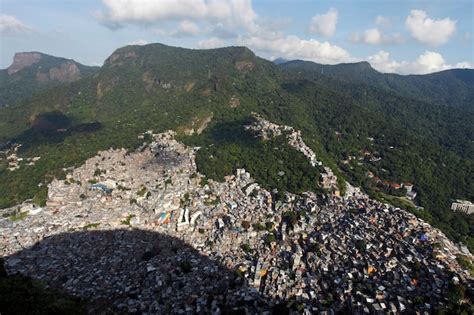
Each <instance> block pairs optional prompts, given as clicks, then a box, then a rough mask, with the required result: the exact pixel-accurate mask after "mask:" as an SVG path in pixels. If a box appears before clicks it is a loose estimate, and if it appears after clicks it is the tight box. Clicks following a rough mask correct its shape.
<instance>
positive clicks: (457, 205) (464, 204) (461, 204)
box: [451, 200, 474, 214]
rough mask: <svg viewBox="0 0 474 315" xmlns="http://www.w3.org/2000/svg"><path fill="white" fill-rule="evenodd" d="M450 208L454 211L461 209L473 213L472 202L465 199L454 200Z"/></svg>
mask: <svg viewBox="0 0 474 315" xmlns="http://www.w3.org/2000/svg"><path fill="white" fill-rule="evenodd" d="M451 209H452V210H454V211H461V212H464V213H467V214H471V213H474V204H473V203H472V202H470V201H467V200H456V201H455V202H453V203H452V205H451Z"/></svg>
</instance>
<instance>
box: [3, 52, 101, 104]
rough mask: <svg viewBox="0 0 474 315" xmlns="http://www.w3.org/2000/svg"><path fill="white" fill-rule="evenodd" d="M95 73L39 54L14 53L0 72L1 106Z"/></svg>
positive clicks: (72, 63) (59, 59) (71, 63)
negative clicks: (9, 61) (9, 63)
mask: <svg viewBox="0 0 474 315" xmlns="http://www.w3.org/2000/svg"><path fill="white" fill-rule="evenodd" d="M98 69H99V67H88V66H84V65H82V64H80V63H78V62H75V61H74V60H70V59H65V58H59V57H54V56H49V55H46V54H43V53H40V52H21V53H16V54H15V56H14V59H13V63H12V64H11V65H10V66H9V67H8V68H7V69H4V70H0V106H8V105H12V104H13V103H14V102H15V101H17V100H18V99H20V98H25V97H28V96H31V95H33V94H34V93H35V92H38V91H40V90H43V89H46V88H50V87H53V86H57V85H59V84H62V83H69V82H73V81H77V80H79V79H80V78H83V77H86V76H89V75H91V74H94V73H95V72H97V71H98Z"/></svg>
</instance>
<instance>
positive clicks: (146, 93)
mask: <svg viewBox="0 0 474 315" xmlns="http://www.w3.org/2000/svg"><path fill="white" fill-rule="evenodd" d="M334 67H336V66H334ZM328 69H329V67H326V66H325V67H324V71H323V73H322V72H321V68H320V65H315V64H311V63H306V62H298V63H296V64H294V63H287V64H281V65H275V64H273V63H271V62H269V61H266V60H263V59H260V58H258V57H256V56H255V55H254V54H253V53H252V52H251V51H250V50H249V49H247V48H244V47H230V48H221V49H213V50H190V49H181V48H173V47H169V46H165V45H161V44H152V45H145V46H127V47H124V48H121V49H119V50H117V51H116V52H114V53H113V54H112V55H111V56H110V57H109V58H108V59H107V60H106V62H105V64H104V66H103V67H102V68H101V69H100V71H99V72H97V73H96V74H95V75H93V76H88V77H85V78H82V79H80V80H78V81H76V82H73V83H69V84H63V85H60V86H57V87H54V88H50V89H46V90H43V91H40V92H38V93H36V94H34V95H32V96H31V97H28V98H19V99H18V100H17V101H16V102H15V104H13V105H11V106H9V107H8V108H1V109H0V150H3V151H2V152H3V153H0V178H1V181H0V207H8V206H11V205H13V204H16V203H19V202H22V201H23V200H25V199H28V198H35V199H34V200H35V201H36V202H38V203H42V202H44V198H45V193H46V188H45V187H46V186H47V183H48V182H49V181H50V180H51V179H52V178H54V177H61V176H63V175H64V173H65V171H67V168H69V167H72V166H77V165H80V164H81V163H82V162H83V161H84V160H85V159H87V158H89V157H91V156H93V155H95V153H96V152H97V151H98V150H104V149H108V148H110V147H117V148H118V147H125V148H130V149H133V148H135V147H138V146H139V145H140V144H141V142H140V141H139V140H138V139H137V135H138V134H139V133H141V132H144V131H146V130H149V129H153V130H154V131H155V132H160V131H164V130H167V129H174V130H176V131H177V132H178V135H179V137H180V139H181V140H183V141H184V142H186V143H188V144H190V145H195V146H200V147H201V149H200V150H199V151H198V155H197V163H198V167H199V170H200V171H201V172H202V173H203V174H205V175H206V176H207V177H208V178H212V179H217V180H221V179H222V178H223V176H225V175H228V174H231V173H232V172H234V171H235V169H236V168H238V167H245V168H246V169H247V170H248V171H250V172H251V174H252V175H253V176H254V177H255V178H256V179H257V180H258V181H259V182H260V183H261V184H262V185H264V186H265V187H267V188H271V189H273V188H277V189H279V190H288V191H292V192H300V191H304V190H314V191H318V190H319V188H318V184H317V182H318V177H319V170H317V169H313V168H311V167H310V166H309V163H308V162H307V161H306V160H305V159H304V157H303V156H302V155H301V154H300V153H298V152H297V151H295V150H294V149H292V148H291V147H289V146H288V145H286V144H285V143H284V141H283V140H282V139H279V138H277V139H274V140H273V141H268V142H262V141H258V140H257V139H255V138H254V137H253V135H251V134H249V133H247V132H246V131H245V130H244V128H243V126H244V125H245V124H246V123H247V122H248V119H249V118H250V117H251V115H252V112H256V113H259V114H261V115H262V116H264V117H265V118H267V119H269V120H270V121H273V122H275V123H280V124H286V125H290V126H292V127H294V128H295V129H298V130H301V131H302V134H303V137H304V139H305V142H306V143H307V144H308V145H309V146H310V147H311V148H312V149H313V150H314V151H315V152H316V154H317V155H318V158H319V159H320V160H322V161H323V162H324V163H325V165H328V166H330V167H331V168H333V169H334V171H335V172H336V173H337V174H338V175H339V176H340V177H344V178H345V179H346V180H348V181H349V182H351V183H353V184H355V185H359V186H361V187H363V188H364V189H365V190H366V191H367V192H369V193H370V194H371V195H372V196H374V197H375V198H378V199H380V200H384V201H389V202H391V203H394V204H395V205H397V206H400V207H403V208H406V209H408V210H409V211H412V212H413V213H415V214H417V215H418V216H421V217H423V218H424V219H426V220H428V221H429V222H431V223H432V224H434V225H435V226H437V227H439V228H441V229H442V230H443V231H444V232H445V233H447V235H448V236H449V237H451V238H452V239H454V240H456V241H462V242H463V243H464V244H466V245H468V246H469V248H470V249H471V250H474V231H473V230H472V229H473V228H472V227H473V226H474V225H473V224H472V223H473V218H472V216H471V217H469V216H467V215H463V214H460V213H454V212H452V211H451V210H450V209H449V207H450V203H451V200H452V199H466V200H474V186H473V185H474V181H473V179H474V178H473V174H474V172H473V166H474V165H473V163H474V158H473V157H474V148H473V147H474V141H473V139H474V126H473V125H472V121H474V107H473V106H472V102H471V100H472V98H471V97H472V93H473V87H472V84H469V82H472V76H473V75H474V74H473V73H474V71H472V70H466V71H467V72H462V73H459V72H457V71H455V70H453V71H451V72H450V71H445V72H442V73H439V74H432V75H427V76H417V77H415V78H412V77H411V76H407V77H404V76H396V77H394V78H392V77H391V75H383V74H380V73H378V72H376V71H375V70H373V69H371V68H370V66H369V68H367V65H366V64H362V65H361V64H355V65H339V66H337V68H335V69H336V70H337V71H336V70H334V71H332V70H328ZM453 78H455V81H453V82H451V81H452V80H454V79H453ZM469 80H471V81H469ZM447 81H449V82H451V83H450V84H451V85H452V86H451V87H450V88H449V89H450V90H449V93H451V94H452V97H451V98H450V102H446V101H445V99H446V98H447V97H448V95H450V94H449V93H448V92H442V91H443V89H442V88H441V87H440V88H439V89H438V90H437V93H438V94H439V97H438V96H436V95H437V94H430V93H429V92H427V90H429V89H434V88H435V87H437V86H445V85H446V84H445V82H447ZM413 82H415V83H413ZM417 91H419V92H417ZM435 98H436V101H435V100H434V99H435ZM470 102H471V103H470ZM469 103H470V104H471V106H469ZM45 113H46V114H45ZM48 113H49V114H48ZM51 113H53V114H51ZM51 120H52V121H53V124H51ZM54 122H57V123H58V125H55V124H54ZM204 122H206V123H204ZM200 125H202V126H200ZM44 126H46V127H44ZM48 126H49V127H48ZM51 126H52V127H51ZM198 127H202V129H203V131H202V133H200V134H197V133H196V131H195V129H200V128H198ZM13 143H21V144H22V146H21V147H20V148H19V151H18V152H17V153H18V155H19V156H21V157H23V158H25V159H27V158H29V157H30V158H31V157H38V156H40V157H41V159H40V160H38V161H37V162H36V164H35V165H34V166H28V165H26V163H25V162H20V168H19V169H17V170H14V171H9V170H8V169H7V168H8V161H7V160H6V155H7V154H11V152H10V151H8V150H10V149H11V147H12V144H13ZM9 148H10V149H9ZM8 152H10V153H8ZM369 172H370V174H373V177H370V176H368V174H369ZM278 174H280V175H278ZM373 178H378V179H380V181H382V182H386V183H398V184H400V183H407V182H409V183H413V185H414V190H415V191H416V192H417V197H416V199H415V201H414V203H413V202H411V201H409V202H408V201H407V200H406V199H405V198H404V197H403V195H404V191H403V189H402V190H398V189H393V188H392V187H391V186H390V185H380V184H379V183H378V182H376V181H374V179H373Z"/></svg>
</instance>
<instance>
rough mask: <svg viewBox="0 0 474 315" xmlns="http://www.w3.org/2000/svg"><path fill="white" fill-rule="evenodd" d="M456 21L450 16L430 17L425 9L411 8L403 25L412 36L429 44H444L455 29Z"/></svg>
mask: <svg viewBox="0 0 474 315" xmlns="http://www.w3.org/2000/svg"><path fill="white" fill-rule="evenodd" d="M456 22H457V21H453V20H451V19H450V18H444V19H439V20H433V19H430V18H429V17H428V16H427V14H426V12H425V11H422V10H411V12H410V15H409V16H408V17H407V18H406V21H405V25H406V26H407V28H408V30H409V31H410V33H411V35H412V36H413V38H415V39H416V40H417V41H419V42H421V43H424V44H428V45H431V46H440V45H443V44H445V43H446V42H447V41H448V40H449V38H450V37H451V35H452V34H453V33H454V31H455V30H456Z"/></svg>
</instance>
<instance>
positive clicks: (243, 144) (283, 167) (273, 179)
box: [186, 120, 320, 193]
mask: <svg viewBox="0 0 474 315" xmlns="http://www.w3.org/2000/svg"><path fill="white" fill-rule="evenodd" d="M248 123H249V121H246V120H243V121H234V122H224V123H220V124H217V125H214V126H213V127H212V128H210V129H208V130H207V131H206V132H204V133H203V134H202V135H201V136H196V137H194V138H191V139H189V138H188V139H186V142H188V143H189V144H193V145H201V146H203V148H202V149H201V150H199V151H198V154H197V157H196V163H197V165H198V168H199V170H200V171H201V172H203V173H204V174H206V175H207V177H208V178H212V179H214V180H219V181H222V180H223V179H224V176H226V175H229V174H235V170H236V169H238V168H245V169H246V170H247V171H248V172H250V174H251V175H252V176H253V177H254V178H255V179H256V181H257V182H258V183H262V184H263V185H264V187H265V188H267V189H270V190H271V189H275V188H276V189H277V190H278V191H279V192H280V193H282V192H284V191H290V192H293V193H300V192H303V191H320V189H319V171H318V170H317V169H316V168H314V167H312V166H311V165H310V164H309V162H308V160H307V158H306V157H305V156H304V155H303V154H302V153H300V152H298V151H296V150H295V149H293V148H292V147H290V146H289V145H288V143H287V140H286V138H285V137H284V136H279V137H277V138H275V139H272V140H268V141H263V140H258V139H257V138H255V135H254V134H252V133H251V132H249V131H246V130H245V129H244V126H245V125H246V124H248ZM206 143H207V145H206ZM210 144H212V145H210Z"/></svg>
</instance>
